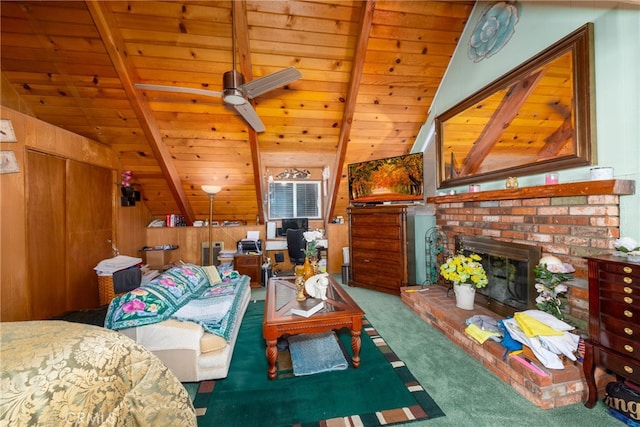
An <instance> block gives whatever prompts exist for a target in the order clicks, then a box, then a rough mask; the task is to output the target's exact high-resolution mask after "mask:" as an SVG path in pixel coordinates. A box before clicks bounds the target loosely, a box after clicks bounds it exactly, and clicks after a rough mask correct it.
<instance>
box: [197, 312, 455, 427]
mask: <svg viewBox="0 0 640 427" xmlns="http://www.w3.org/2000/svg"><path fill="white" fill-rule="evenodd" d="M263 312H264V301H256V302H253V303H250V304H249V307H248V308H247V312H246V314H245V316H244V319H243V322H242V326H241V329H240V333H239V336H238V340H237V342H236V347H235V350H234V356H233V360H232V363H231V366H230V369H229V375H228V377H227V378H226V379H223V380H216V381H203V382H201V383H199V384H198V391H197V395H196V396H195V399H194V406H195V407H196V410H197V411H198V413H199V414H200V415H199V416H198V425H200V426H225V427H227V426H229V427H230V426H243V427H244V426H269V427H272V426H294V425H300V426H320V425H332V422H331V419H333V418H337V417H341V418H342V417H352V418H351V420H349V421H347V425H349V424H348V423H349V422H351V423H353V424H351V425H362V426H375V425H385V424H387V425H390V424H396V423H401V422H406V421H407V419H409V420H411V419H416V420H417V419H422V420H424V419H429V418H437V417H442V416H444V413H443V412H442V410H441V409H440V407H439V406H438V405H437V404H436V403H435V402H434V401H433V399H432V398H431V397H430V396H429V394H428V393H427V392H426V391H425V390H424V389H423V388H422V386H421V385H420V384H419V383H418V382H417V381H416V380H415V378H414V376H413V375H412V374H411V372H410V371H409V369H408V368H407V367H406V366H405V365H404V363H403V362H402V361H400V360H399V359H398V358H397V356H396V355H395V353H393V352H392V351H391V349H390V348H389V347H388V345H386V343H385V342H384V340H383V339H382V338H381V337H380V336H379V335H377V332H376V331H375V329H373V327H372V326H371V325H370V324H369V323H368V322H367V321H366V319H365V322H364V326H363V330H364V331H363V334H362V350H361V352H360V357H361V364H360V367H359V368H358V369H353V368H352V367H351V366H350V367H349V368H348V369H347V370H344V371H336V372H327V373H322V374H316V375H309V376H305V377H292V376H291V372H290V366H286V363H282V365H285V366H279V367H280V368H282V370H279V372H278V378H277V379H276V380H273V381H269V380H268V379H267V361H266V358H265V353H264V351H265V343H264V339H263V338H262V318H263ZM339 338H340V340H341V343H342V346H343V348H344V349H348V351H347V358H348V359H349V360H350V358H351V357H350V356H351V337H350V334H349V333H348V331H346V330H343V331H341V333H340V334H339ZM280 360H281V358H280V357H279V365H280V364H281V363H280ZM284 360H286V357H285V358H284V359H282V361H283V362H284ZM186 386H187V388H188V389H191V390H193V387H194V386H195V384H186Z"/></svg>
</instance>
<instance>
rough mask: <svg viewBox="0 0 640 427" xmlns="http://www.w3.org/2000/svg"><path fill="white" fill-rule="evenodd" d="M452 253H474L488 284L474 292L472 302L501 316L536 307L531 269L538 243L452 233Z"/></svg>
mask: <svg viewBox="0 0 640 427" xmlns="http://www.w3.org/2000/svg"><path fill="white" fill-rule="evenodd" d="M455 245H456V252H462V253H464V254H465V255H469V254H470V253H475V254H478V255H479V256H480V257H481V258H482V260H481V261H480V262H481V263H482V266H483V267H484V269H485V271H486V273H487V278H488V279H489V284H488V285H487V286H486V287H484V288H480V289H478V290H477V291H476V304H478V305H481V306H483V307H486V308H488V309H489V310H491V311H493V312H495V313H497V314H499V315H501V316H503V317H509V316H513V314H514V313H515V312H518V311H523V310H527V309H532V308H535V307H536V303H535V299H536V296H537V294H538V293H537V292H536V289H535V271H534V268H535V266H536V265H537V264H538V261H539V260H540V257H541V256H542V250H541V248H540V247H539V246H534V245H523V244H518V243H512V242H503V241H500V240H495V239H492V238H488V237H483V236H456V239H455Z"/></svg>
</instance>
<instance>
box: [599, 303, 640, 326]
mask: <svg viewBox="0 0 640 427" xmlns="http://www.w3.org/2000/svg"><path fill="white" fill-rule="evenodd" d="M600 313H602V314H608V315H610V316H613V317H616V318H618V319H622V320H624V321H625V322H633V323H638V322H639V321H640V310H638V309H637V308H634V307H632V306H629V304H625V303H622V302H614V301H612V300H602V301H600Z"/></svg>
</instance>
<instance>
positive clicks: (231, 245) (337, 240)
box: [127, 221, 349, 273]
mask: <svg viewBox="0 0 640 427" xmlns="http://www.w3.org/2000/svg"><path fill="white" fill-rule="evenodd" d="M309 226H310V228H320V227H322V224H321V222H320V221H318V223H317V224H315V223H314V221H311V222H310V224H309ZM212 230H213V241H214V242H223V243H224V249H230V250H235V248H236V244H237V242H238V240H240V239H243V238H244V237H246V236H247V231H260V237H261V238H262V240H263V242H264V241H265V240H266V239H265V236H266V227H265V226H264V225H241V226H234V227H213V229H212ZM146 235H147V239H146V241H147V243H146V244H147V246H156V245H165V244H172V245H177V246H178V249H176V250H173V251H168V252H167V254H166V259H167V261H168V262H170V263H176V262H179V261H183V262H188V263H194V264H200V262H201V259H200V258H201V247H202V246H201V245H202V243H203V242H208V241H209V230H208V228H207V227H160V228H147V233H146ZM326 235H327V238H328V239H329V263H328V265H327V271H328V272H329V273H340V272H341V267H342V261H343V258H342V248H343V247H345V246H349V233H348V225H347V224H328V225H327V228H326ZM138 249H140V248H138ZM275 252H283V253H284V254H285V262H284V263H281V264H279V265H278V266H279V267H281V268H282V269H284V270H286V269H288V268H290V267H291V266H290V265H289V263H288V259H289V256H288V255H287V253H286V251H274V253H275ZM127 255H132V256H134V255H133V254H127ZM272 255H273V254H272V253H270V254H269V256H272ZM135 256H140V252H138V255H135ZM271 261H272V263H273V262H274V259H273V258H272V260H271Z"/></svg>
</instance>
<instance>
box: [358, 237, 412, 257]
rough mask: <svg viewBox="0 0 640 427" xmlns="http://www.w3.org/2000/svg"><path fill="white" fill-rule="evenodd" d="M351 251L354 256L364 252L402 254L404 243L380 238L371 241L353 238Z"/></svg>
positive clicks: (369, 239) (398, 240)
mask: <svg viewBox="0 0 640 427" xmlns="http://www.w3.org/2000/svg"><path fill="white" fill-rule="evenodd" d="M351 250H352V252H353V253H354V254H355V253H358V252H360V251H364V250H366V251H369V252H379V253H381V254H391V253H401V252H402V241H401V240H400V239H396V240H382V239H379V238H375V239H371V238H370V237H369V238H366V239H365V238H359V237H356V236H353V237H352V238H351Z"/></svg>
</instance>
